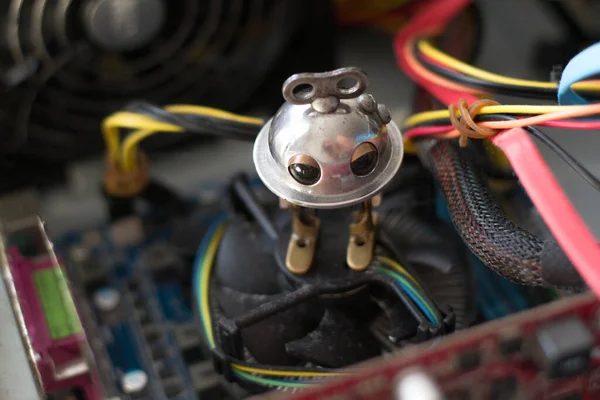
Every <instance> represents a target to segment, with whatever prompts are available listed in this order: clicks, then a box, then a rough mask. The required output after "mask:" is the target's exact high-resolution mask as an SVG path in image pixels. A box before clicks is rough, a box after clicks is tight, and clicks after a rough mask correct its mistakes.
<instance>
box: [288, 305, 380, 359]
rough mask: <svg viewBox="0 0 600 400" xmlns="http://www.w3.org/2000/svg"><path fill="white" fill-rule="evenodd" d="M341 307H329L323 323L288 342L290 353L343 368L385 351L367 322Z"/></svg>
mask: <svg viewBox="0 0 600 400" xmlns="http://www.w3.org/2000/svg"><path fill="white" fill-rule="evenodd" d="M351 315H352V314H351V313H350V312H349V311H348V310H346V309H344V308H341V307H334V308H328V309H327V310H326V311H325V315H324V316H323V319H322V320H321V322H320V323H319V326H318V327H317V328H316V329H315V330H314V331H312V332H310V333H309V334H308V335H306V336H304V337H303V338H302V339H298V340H294V341H291V342H289V343H287V344H286V345H285V348H286V350H287V351H288V353H289V354H291V355H293V356H295V357H297V358H299V359H302V360H304V361H308V362H311V363H313V364H316V365H320V366H323V367H329V368H343V367H345V366H348V365H350V364H354V363H357V362H360V361H364V360H367V359H369V358H373V357H376V356H378V355H380V354H381V345H380V344H379V342H378V341H377V340H376V339H375V338H374V337H373V336H372V334H371V333H370V332H369V330H368V328H367V325H366V324H357V322H356V321H355V319H354V318H353V317H352V316H351Z"/></svg>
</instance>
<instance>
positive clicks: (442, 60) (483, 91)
mask: <svg viewBox="0 0 600 400" xmlns="http://www.w3.org/2000/svg"><path fill="white" fill-rule="evenodd" d="M470 4H471V0H431V1H430V2H429V3H427V4H425V5H423V7H422V9H421V10H420V12H419V13H418V14H417V15H415V16H414V18H413V19H412V22H411V23H410V24H409V25H408V26H407V27H406V28H404V29H403V30H402V31H401V32H399V33H398V35H397V36H396V39H395V42H394V49H395V53H396V56H397V59H398V64H399V66H400V68H401V69H402V70H403V71H404V72H405V73H406V74H407V75H408V76H409V77H411V78H412V79H413V80H414V81H415V82H416V83H417V84H419V85H420V86H422V87H423V88H424V89H425V90H426V91H428V92H429V93H430V94H431V95H433V96H434V97H435V98H436V99H437V100H439V101H441V102H442V103H444V104H453V103H458V102H459V101H460V100H461V99H465V101H466V102H467V103H468V104H473V103H475V102H477V101H478V100H479V97H480V96H482V95H488V94H489V93H490V92H491V93H503V94H517V95H520V96H525V95H526V96H530V97H541V98H552V99H556V98H558V99H559V101H560V102H561V104H563V105H561V106H500V105H498V106H486V107H483V108H481V109H479V110H477V113H473V114H476V115H472V114H471V113H470V112H469V111H468V110H469V107H468V106H466V107H462V110H461V107H458V108H459V115H455V116H456V117H457V118H458V119H457V121H459V122H460V124H457V123H456V121H455V124H452V122H451V121H450V112H449V111H448V110H440V111H434V112H429V113H420V114H417V115H416V116H413V117H411V118H409V119H408V120H407V121H406V124H405V128H406V129H407V130H406V131H405V133H406V134H407V137H408V138H409V139H417V138H419V137H424V136H429V137H434V138H438V139H451V138H456V137H458V136H460V135H461V134H462V135H463V136H466V137H476V136H475V134H474V133H478V132H477V129H475V125H474V124H476V126H477V128H490V129H492V130H494V131H493V132H492V131H487V130H486V131H485V133H486V135H487V134H489V138H490V139H491V142H492V143H493V144H494V145H496V146H497V147H498V148H499V149H500V150H502V151H503V152H504V155H505V156H506V158H507V159H508V161H509V162H510V164H511V165H512V167H513V170H514V172H515V174H516V176H517V177H518V178H519V180H520V182H521V184H522V185H523V187H524V188H525V190H526V191H527V194H528V195H529V197H530V198H531V200H532V202H533V204H534V205H535V206H536V208H537V209H538V211H539V213H540V215H541V216H542V218H543V219H544V222H545V223H546V225H547V226H548V228H549V229H550V231H551V232H552V234H553V235H554V237H555V238H556V241H557V242H558V244H559V245H560V247H561V248H562V250H563V252H564V254H566V256H567V257H568V258H569V260H570V261H571V262H572V264H573V266H574V267H575V268H576V269H577V271H578V272H579V274H580V275H581V277H582V278H583V279H584V280H585V282H586V284H587V285H588V286H589V287H590V288H591V289H592V290H593V291H594V292H595V293H596V295H598V296H600V268H598V260H599V259H600V247H599V246H598V244H597V240H596V239H595V237H594V235H593V234H592V233H591V232H590V231H589V229H588V228H587V227H586V225H585V223H584V222H583V221H582V219H581V217H580V216H579V215H578V213H577V211H576V210H575V208H574V207H573V205H572V204H571V203H570V202H569V200H568V198H567V196H566V195H565V193H564V192H563V191H562V189H561V188H560V186H559V184H558V182H557V181H556V179H555V178H554V176H553V175H552V173H551V171H550V169H549V167H548V165H547V164H546V163H545V161H544V160H543V158H542V157H541V155H540V154H539V151H538V150H537V148H536V146H535V144H534V143H533V141H532V140H531V139H530V138H529V136H530V135H531V136H535V137H536V138H538V139H540V140H542V141H543V142H544V143H545V144H547V145H549V146H551V148H552V149H553V150H554V151H556V152H557V153H558V154H559V155H560V156H561V157H562V158H563V159H564V160H566V161H567V162H568V163H569V165H570V166H571V168H573V169H576V170H577V171H578V173H580V174H581V175H582V176H584V178H586V180H588V182H590V183H592V184H593V185H594V187H596V188H598V179H597V178H595V177H594V176H593V175H592V174H590V173H589V171H587V170H585V168H583V167H582V166H581V165H580V164H579V163H578V162H577V161H576V160H575V159H574V158H573V157H571V156H570V155H568V154H567V153H566V152H565V151H564V150H562V149H561V148H560V146H558V144H556V143H553V142H551V141H550V140H549V138H548V137H547V136H545V135H544V134H543V132H541V131H539V130H537V129H536V128H534V127H533V126H535V125H544V126H552V127H559V128H571V129H598V128H600V121H599V120H598V119H590V118H589V117H593V116H596V115H597V114H599V112H600V104H590V105H586V106H583V107H584V108H581V107H582V106H578V105H577V106H572V105H569V104H582V103H586V102H587V100H589V99H591V98H594V97H597V95H598V93H599V92H600V84H599V82H598V81H584V79H588V78H589V77H591V76H593V74H590V73H589V71H591V70H592V68H593V69H595V70H597V65H598V64H597V60H598V57H597V53H596V51H598V49H599V48H600V47H599V46H598V45H596V46H592V47H590V48H588V49H586V50H584V52H582V53H580V54H579V55H578V56H576V57H575V58H573V59H572V60H571V62H569V64H568V65H567V66H566V68H565V70H564V72H565V75H566V74H567V71H569V74H568V75H569V76H568V77H565V79H563V80H562V81H561V84H557V83H556V82H540V81H527V80H517V79H513V78H508V77H503V76H501V75H497V74H491V73H489V72H487V71H483V70H480V69H478V68H475V67H473V66H470V65H468V64H466V63H463V62H461V61H458V60H456V59H454V58H452V57H450V56H448V55H446V54H444V53H442V52H440V51H439V50H437V49H435V48H434V47H433V46H432V45H431V43H430V42H428V41H427V40H424V39H423V38H427V37H434V36H436V35H437V34H439V33H440V32H441V31H443V29H444V28H445V27H446V26H447V25H448V24H449V23H450V22H451V21H452V20H453V19H454V18H456V16H457V15H459V13H460V12H461V11H463V10H464V9H466V8H467V7H468V6H469V5H470ZM583 53H586V57H587V56H588V55H590V54H591V55H592V56H590V57H591V58H590V57H587V58H586V57H583V56H582V55H583ZM590 59H591V61H592V64H591V65H587V67H588V68H587V69H586V70H585V71H584V72H583V73H582V72H581V68H580V67H581V63H582V61H581V60H584V61H586V62H587V61H590ZM575 64H578V65H575ZM584 64H585V63H584ZM588 64H589V62H588ZM431 66H434V67H437V68H431ZM450 73H452V76H450V75H449V74H450ZM444 74H446V75H445V76H444ZM467 79H468V81H467ZM474 79H478V81H477V83H476V84H474V82H475V81H474ZM511 91H512V92H511ZM565 91H566V92H568V93H572V94H573V96H571V97H570V98H572V97H575V98H577V99H580V100H581V101H577V102H576V101H570V100H568V98H569V97H568V96H567V97H565V96H564V93H565ZM561 93H563V96H562V97H561ZM567 100H568V101H567ZM564 104H566V105H564ZM465 109H466V110H467V112H464V110H465ZM453 113H454V111H453ZM584 116H585V117H588V119H585V120H574V118H577V117H584ZM436 119H444V121H443V122H440V121H437V122H436ZM466 119H470V120H472V121H469V122H467V121H466ZM479 133H481V132H479ZM486 135H483V136H486ZM479 136H482V135H479ZM465 140H466V139H463V140H462V141H463V144H464V142H465ZM409 143H410V142H409ZM429 148H430V146H427V147H426V148H424V149H429Z"/></svg>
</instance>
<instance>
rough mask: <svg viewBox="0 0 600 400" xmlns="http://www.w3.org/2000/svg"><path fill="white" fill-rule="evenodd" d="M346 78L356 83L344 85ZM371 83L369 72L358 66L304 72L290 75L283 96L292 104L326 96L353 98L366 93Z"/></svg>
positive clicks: (309, 101)
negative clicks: (327, 70) (348, 85)
mask: <svg viewBox="0 0 600 400" xmlns="http://www.w3.org/2000/svg"><path fill="white" fill-rule="evenodd" d="M344 80H352V81H354V82H355V83H354V85H352V86H351V87H349V88H347V87H344V85H343V82H344ZM368 85H369V80H368V78H367V74H366V73H365V72H364V71H363V70H361V69H360V68H356V67H345V68H340V69H336V70H335V71H329V72H321V73H302V74H295V75H292V76H290V77H289V78H288V79H287V80H286V81H285V82H284V83H283V88H282V92H283V98H284V99H285V101H287V102H288V103H290V104H296V105H301V104H310V103H312V102H313V101H314V100H316V99H319V98H326V97H332V96H333V97H337V98H338V99H353V98H355V97H358V96H360V95H361V94H363V93H364V91H365V90H366V89H367V86H368Z"/></svg>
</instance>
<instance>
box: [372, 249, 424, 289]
mask: <svg viewBox="0 0 600 400" xmlns="http://www.w3.org/2000/svg"><path fill="white" fill-rule="evenodd" d="M377 260H379V261H380V262H382V263H384V264H385V265H387V266H388V267H392V268H394V269H395V270H396V271H398V272H400V273H402V274H404V275H405V276H406V277H407V278H408V279H409V280H410V281H411V282H412V283H414V284H415V285H416V286H417V287H418V288H421V285H420V284H419V282H417V280H416V279H415V278H414V277H413V276H412V275H411V274H410V272H408V271H407V270H406V269H405V268H404V267H403V266H402V265H400V263H399V262H397V261H396V260H392V259H391V258H388V257H383V256H377Z"/></svg>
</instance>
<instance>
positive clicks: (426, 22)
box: [394, 0, 477, 104]
mask: <svg viewBox="0 0 600 400" xmlns="http://www.w3.org/2000/svg"><path fill="white" fill-rule="evenodd" d="M470 3H471V0H434V1H431V2H429V3H426V4H424V5H423V6H422V8H421V9H420V10H419V11H418V12H417V13H416V14H415V15H414V16H413V18H412V19H411V22H410V23H409V24H408V25H407V26H406V27H405V28H404V29H402V30H401V31H400V32H399V33H398V35H396V38H395V40H394V53H395V54H396V59H397V62H398V65H399V66H400V68H401V69H402V71H404V73H405V74H406V75H407V76H409V77H410V78H411V79H412V80H414V81H415V82H416V83H418V84H419V85H421V86H422V87H423V88H425V89H426V90H427V91H428V92H429V93H431V94H432V95H433V96H435V97H436V98H437V99H438V100H440V101H441V102H443V103H444V104H450V103H457V102H458V100H460V99H461V98H464V99H465V100H467V102H469V103H472V102H474V101H476V100H477V98H476V97H475V96H473V95H470V94H466V93H461V92H457V91H454V90H451V89H447V88H444V87H441V86H438V85H435V84H432V83H431V82H429V81H428V80H426V79H424V78H423V77H422V76H420V75H419V74H418V73H417V72H416V71H414V70H413V69H412V68H411V67H410V65H409V64H408V63H407V61H406V57H407V52H408V51H410V49H407V48H406V46H405V45H406V44H407V42H409V41H410V40H411V39H413V38H415V37H419V36H427V35H433V34H435V33H438V32H440V31H441V30H442V29H443V28H444V27H445V26H446V25H447V24H448V23H449V22H450V21H451V20H452V19H453V18H454V17H455V16H456V15H458V13H459V12H460V11H461V10H463V9H464V8H465V7H467V6H468V5H469V4H470Z"/></svg>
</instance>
